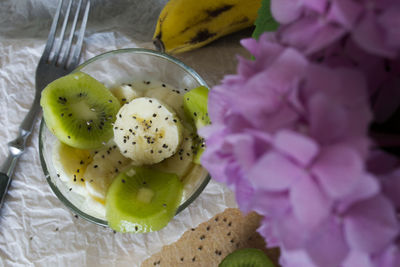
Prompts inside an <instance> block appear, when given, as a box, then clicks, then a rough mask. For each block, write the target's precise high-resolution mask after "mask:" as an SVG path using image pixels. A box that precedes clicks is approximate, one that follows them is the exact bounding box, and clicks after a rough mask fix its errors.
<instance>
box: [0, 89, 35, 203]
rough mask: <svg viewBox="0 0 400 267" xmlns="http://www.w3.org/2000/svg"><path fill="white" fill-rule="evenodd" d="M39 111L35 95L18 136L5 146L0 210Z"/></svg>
mask: <svg viewBox="0 0 400 267" xmlns="http://www.w3.org/2000/svg"><path fill="white" fill-rule="evenodd" d="M39 111H40V104H39V97H38V95H35V100H34V101H33V104H32V106H31V109H30V110H29V112H28V114H27V115H26V116H25V119H24V121H23V122H22V124H21V126H20V127H19V136H18V137H17V138H16V139H14V140H13V141H11V142H9V143H8V144H7V145H8V151H9V154H8V157H7V159H6V161H5V162H4V164H3V165H2V166H1V168H0V208H1V207H2V206H3V202H4V198H5V195H6V194H7V190H8V188H9V186H10V184H11V179H12V176H13V174H14V170H15V166H16V165H17V161H18V159H19V158H20V157H21V156H22V154H23V153H24V151H25V146H26V140H27V139H28V137H29V136H30V135H31V133H32V130H33V125H34V122H35V119H36V116H37V114H38V113H39Z"/></svg>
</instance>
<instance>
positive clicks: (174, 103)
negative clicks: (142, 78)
mask: <svg viewBox="0 0 400 267" xmlns="http://www.w3.org/2000/svg"><path fill="white" fill-rule="evenodd" d="M164 86H165V87H164ZM164 86H158V87H154V88H151V89H148V90H147V91H146V92H145V96H147V97H152V98H157V99H160V100H161V102H163V103H165V104H166V105H168V106H170V107H171V108H172V109H173V110H174V111H175V112H176V113H177V115H178V116H179V118H182V119H184V118H185V111H184V110H183V93H182V92H180V91H179V90H177V89H174V88H171V87H169V86H168V85H165V84H164Z"/></svg>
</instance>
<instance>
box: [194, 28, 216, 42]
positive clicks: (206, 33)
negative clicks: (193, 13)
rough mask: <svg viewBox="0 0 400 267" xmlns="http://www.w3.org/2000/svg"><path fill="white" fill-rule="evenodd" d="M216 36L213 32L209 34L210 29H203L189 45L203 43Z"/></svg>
mask: <svg viewBox="0 0 400 267" xmlns="http://www.w3.org/2000/svg"><path fill="white" fill-rule="evenodd" d="M215 35H217V34H216V33H213V32H209V31H208V29H201V30H199V31H198V32H197V34H196V35H195V36H194V37H193V38H192V39H190V41H189V42H188V43H190V44H195V43H201V42H204V41H206V40H207V39H210V38H212V37H214V36H215Z"/></svg>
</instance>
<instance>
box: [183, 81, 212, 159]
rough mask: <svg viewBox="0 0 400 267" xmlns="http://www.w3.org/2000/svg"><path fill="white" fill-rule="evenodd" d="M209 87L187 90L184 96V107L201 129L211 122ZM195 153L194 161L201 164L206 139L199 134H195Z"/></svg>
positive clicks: (197, 127) (196, 125)
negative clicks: (208, 108)
mask: <svg viewBox="0 0 400 267" xmlns="http://www.w3.org/2000/svg"><path fill="white" fill-rule="evenodd" d="M208 91H209V90H208V88H207V87H205V86H200V87H197V88H194V89H192V90H190V91H189V92H187V93H186V94H185V95H184V96H183V109H184V110H185V113H186V115H187V116H188V117H189V119H190V120H191V121H193V123H194V125H195V127H196V129H200V128H202V127H204V126H206V125H208V124H210V118H209V117H208V112H207V105H208ZM193 139H194V147H195V149H194V150H195V153H194V157H193V162H194V163H197V164H200V156H201V154H202V153H203V151H204V140H203V138H200V137H199V136H194V138H193Z"/></svg>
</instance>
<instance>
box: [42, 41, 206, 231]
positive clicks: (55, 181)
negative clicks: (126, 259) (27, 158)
mask: <svg viewBox="0 0 400 267" xmlns="http://www.w3.org/2000/svg"><path fill="white" fill-rule="evenodd" d="M76 71H81V72H85V73H87V74H89V75H90V76H92V77H94V78H95V79H97V80H99V81H100V82H102V83H103V84H105V85H106V86H107V87H108V88H110V87H112V86H115V85H118V84H122V83H129V82H130V81H132V79H135V78H140V79H143V80H148V79H151V80H159V81H161V82H163V83H166V84H169V85H171V86H173V87H175V88H188V89H192V88H195V87H198V86H201V85H204V86H207V84H206V83H205V81H204V80H203V79H202V78H201V77H200V76H199V75H198V74H197V73H196V72H195V71H194V70H193V69H191V68H190V67H188V66H186V65H185V64H183V63H182V62H180V61H179V60H177V59H175V58H173V57H171V56H169V55H166V54H163V53H159V52H156V51H152V50H148V49H139V48H131V49H120V50H114V51H110V52H107V53H104V54H101V55H98V56H96V57H93V58H91V59H90V60H88V61H86V62H85V63H83V64H82V65H80V66H79V67H78V68H77V69H76V70H74V72H76ZM55 142H57V139H56V137H55V136H54V135H53V134H52V133H51V132H50V131H49V129H48V128H47V127H46V123H45V122H44V120H43V119H42V121H41V124H40V132H39V154H40V160H41V165H42V168H43V172H44V174H45V177H46V180H47V182H48V183H49V185H50V187H51V189H52V190H53V192H54V193H55V195H56V196H57V197H58V198H59V199H60V200H61V202H62V203H63V204H64V205H65V206H67V207H68V208H69V209H71V210H72V211H73V212H74V213H75V214H78V215H79V216H81V217H82V218H84V219H86V220H88V221H90V222H92V223H95V224H98V225H101V226H107V225H108V224H107V221H106V219H105V218H104V217H103V216H101V215H100V214H99V213H97V212H96V211H95V210H93V209H90V207H88V206H87V203H86V202H85V201H87V199H86V198H85V197H83V196H81V195H79V194H77V193H74V192H73V191H72V192H70V191H69V186H68V185H67V184H66V183H64V182H62V181H61V180H60V178H58V177H57V173H56V170H55V168H54V166H53V162H52V149H53V147H54V144H55ZM196 168H198V169H197V173H198V176H196V175H195V176H193V175H192V176H191V177H190V178H189V179H185V180H184V181H183V183H184V195H183V198H182V201H181V204H180V206H179V208H178V210H177V213H179V212H180V211H182V210H183V209H185V208H186V207H187V206H188V205H189V204H190V203H192V202H193V201H194V200H195V199H196V198H197V197H198V196H199V195H200V193H201V192H202V191H203V189H204V188H205V187H206V185H207V183H208V182H209V180H210V176H209V175H208V173H207V172H206V171H205V170H204V169H203V168H202V167H199V166H197V167H196Z"/></svg>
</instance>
